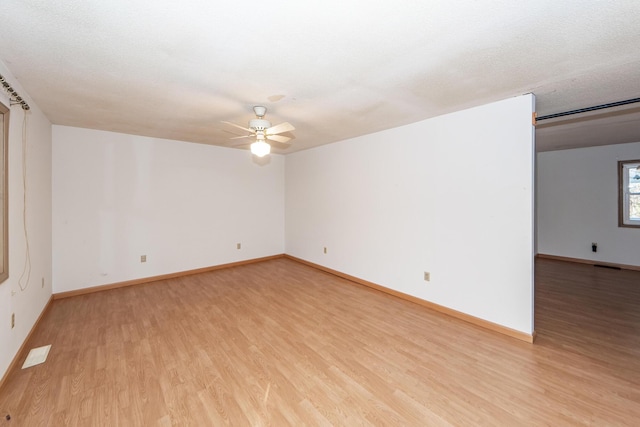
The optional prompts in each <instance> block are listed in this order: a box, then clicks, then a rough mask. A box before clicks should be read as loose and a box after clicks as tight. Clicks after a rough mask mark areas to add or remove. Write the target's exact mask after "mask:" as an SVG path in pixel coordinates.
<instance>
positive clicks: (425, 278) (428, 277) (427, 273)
mask: <svg viewBox="0 0 640 427" xmlns="http://www.w3.org/2000/svg"><path fill="white" fill-rule="evenodd" d="M430 280H431V273H429V272H428V271H425V272H424V281H425V282H428V281H430Z"/></svg>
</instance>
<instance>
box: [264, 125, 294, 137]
mask: <svg viewBox="0 0 640 427" xmlns="http://www.w3.org/2000/svg"><path fill="white" fill-rule="evenodd" d="M292 130H296V128H294V127H293V125H292V124H291V123H288V122H284V123H280V124H279V125H275V126H271V127H270V128H268V129H267V135H274V134H276V133H282V132H290V131H292Z"/></svg>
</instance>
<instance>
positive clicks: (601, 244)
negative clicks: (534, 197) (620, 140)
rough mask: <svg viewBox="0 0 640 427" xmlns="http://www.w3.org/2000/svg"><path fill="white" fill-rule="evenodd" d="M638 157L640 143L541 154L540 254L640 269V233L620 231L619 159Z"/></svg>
mask: <svg viewBox="0 0 640 427" xmlns="http://www.w3.org/2000/svg"><path fill="white" fill-rule="evenodd" d="M635 159H640V142H636V143H631V144H617V145H605V146H600V147H587V148H576V149H572V150H561V151H548V152H542V153H538V161H537V165H538V177H537V180H538V183H537V192H538V205H537V206H538V212H537V214H538V252H539V253H540V254H545V255H555V256H563V257H568V258H578V259H583V260H590V261H596V262H598V261H599V262H610V263H615V264H625V265H634V266H640V257H639V256H638V254H640V229H638V228H628V227H618V161H619V160H635ZM594 242H595V243H597V244H598V252H592V251H591V243H594Z"/></svg>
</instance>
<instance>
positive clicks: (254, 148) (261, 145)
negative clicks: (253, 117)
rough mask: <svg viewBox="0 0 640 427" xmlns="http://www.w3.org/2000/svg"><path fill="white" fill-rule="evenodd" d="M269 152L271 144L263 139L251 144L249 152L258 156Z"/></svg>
mask: <svg viewBox="0 0 640 427" xmlns="http://www.w3.org/2000/svg"><path fill="white" fill-rule="evenodd" d="M270 152H271V146H270V145H269V144H267V143H266V142H264V141H256V142H254V143H253V144H251V153H252V154H254V155H256V156H258V157H264V156H266V155H267V154H269V153H270Z"/></svg>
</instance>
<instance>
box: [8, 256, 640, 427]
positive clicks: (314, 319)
mask: <svg viewBox="0 0 640 427" xmlns="http://www.w3.org/2000/svg"><path fill="white" fill-rule="evenodd" d="M536 270H537V272H536V331H537V339H536V342H535V344H530V343H526V342H522V341H519V340H515V339H513V338H510V337H508V336H505V335H502V334H499V333H496V332H492V331H489V330H486V329H483V328H480V327H477V326H474V325H471V324H469V323H467V322H464V321H461V320H458V319H455V318H453V317H450V316H447V315H444V314H442V313H438V312H436V311H433V310H429V309H427V308H425V307H423V306H420V305H418V304H414V303H411V302H409V301H405V300H402V299H400V298H396V297H393V296H390V295H387V294H384V293H382V292H379V291H376V290H372V289H369V288H366V287H364V286H360V285H356V284H354V283H352V282H349V281H347V280H344V279H342V278H340V277H336V276H335V275H331V274H328V273H325V272H322V271H319V270H317V269H314V268H312V267H310V266H307V265H303V264H301V263H298V262H296V261H294V260H291V259H287V258H278V259H272V260H268V261H264V262H260V263H255V264H248V265H242V266H236V267H231V268H227V269H222V270H217V271H212V272H206V273H202V274H196V275H190V276H184V277H176V278H169V279H166V280H161V281H158V282H154V283H148V284H140V285H137V286H130V287H125V288H120V289H112V290H106V291H103V292H96V293H92V294H86V295H80V296H75V297H71V298H65V299H60V300H55V301H53V302H52V303H51V306H50V308H49V309H48V310H47V312H46V313H45V314H44V316H43V318H42V321H41V322H40V323H39V325H38V326H37V328H36V329H35V330H34V332H33V334H32V335H31V337H30V338H29V342H28V345H27V346H25V350H24V351H23V353H24V354H23V355H22V356H21V359H20V361H22V359H23V358H24V356H26V353H27V352H28V350H29V349H30V348H33V347H39V346H43V345H47V344H52V347H51V351H50V353H49V356H48V359H47V361H46V362H45V363H44V364H42V365H38V366H35V367H32V368H29V369H25V370H21V369H19V367H14V368H13V369H12V370H11V371H10V372H9V373H8V375H7V378H6V381H5V383H4V384H3V386H2V389H0V426H31V425H52V426H53V425H55V426H65V425H73V426H75V425H82V426H88V425H91V426H100V425H161V426H171V425H198V426H201V425H202V426H204V425H215V426H222V425H233V426H242V425H248V426H257V425H277V426H285V425H296V426H298V425H375V426H379V425H404V426H407V425H411V426H441V425H442V426H466V425H469V426H478V425H492V426H515V425H518V426H525V425H616V426H624V425H629V426H631V425H637V420H638V419H640V393H639V392H638V387H639V384H640V357H639V356H640V333H639V331H640V286H638V284H639V283H640V272H637V271H627V270H611V269H602V268H596V267H593V266H589V265H584V264H575V263H568V262H562V261H556V260H544V259H540V260H538V261H537V262H536ZM6 415H10V417H11V420H10V421H7V420H6V419H5V416H6Z"/></svg>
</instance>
